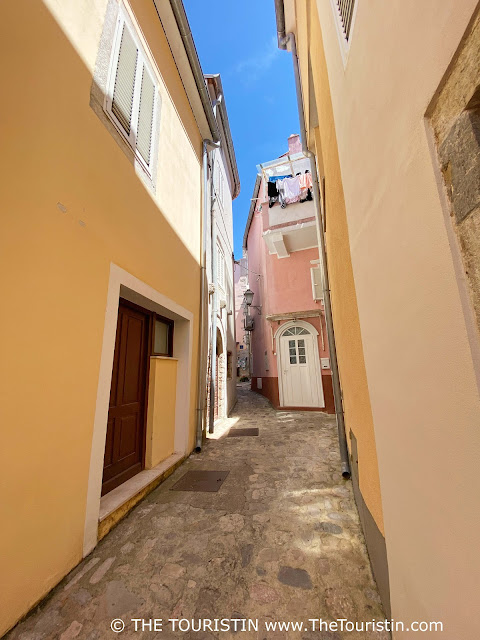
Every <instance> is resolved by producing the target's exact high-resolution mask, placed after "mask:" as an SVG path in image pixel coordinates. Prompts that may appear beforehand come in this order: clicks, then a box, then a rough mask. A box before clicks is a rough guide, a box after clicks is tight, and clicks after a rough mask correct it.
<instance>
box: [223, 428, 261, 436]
mask: <svg viewBox="0 0 480 640" xmlns="http://www.w3.org/2000/svg"><path fill="white" fill-rule="evenodd" d="M239 436H258V427H247V428H245V429H231V430H230V431H229V432H228V437H229V438H237V437H239Z"/></svg>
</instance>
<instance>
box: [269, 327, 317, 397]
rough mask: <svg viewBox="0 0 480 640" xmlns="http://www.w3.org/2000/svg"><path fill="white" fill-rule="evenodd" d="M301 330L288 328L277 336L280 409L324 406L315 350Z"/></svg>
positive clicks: (312, 341)
mask: <svg viewBox="0 0 480 640" xmlns="http://www.w3.org/2000/svg"><path fill="white" fill-rule="evenodd" d="M314 340H316V336H313V335H312V334H311V333H309V332H308V331H307V330H306V329H304V328H303V327H291V328H290V329H287V330H286V331H285V333H284V334H282V336H281V337H280V363H279V364H280V372H279V373H280V374H281V384H282V391H283V394H282V395H283V398H282V405H283V406H284V407H320V408H321V407H324V406H325V402H324V398H323V388H322V378H321V373H320V363H319V359H318V349H316V348H315V347H316V345H315V342H314Z"/></svg>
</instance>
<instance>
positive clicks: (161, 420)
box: [145, 356, 177, 469]
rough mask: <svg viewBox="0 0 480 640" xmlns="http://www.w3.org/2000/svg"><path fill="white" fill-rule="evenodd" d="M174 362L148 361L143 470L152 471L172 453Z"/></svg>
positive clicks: (164, 360)
mask: <svg viewBox="0 0 480 640" xmlns="http://www.w3.org/2000/svg"><path fill="white" fill-rule="evenodd" d="M176 392H177V360H175V359H173V358H161V357H155V356H152V357H151V358H150V372H149V381H148V415H147V440H146V450H145V467H146V468H147V469H152V467H155V466H156V465H157V464H159V463H160V462H162V461H163V460H165V459H166V458H168V456H170V455H172V453H173V452H174V445H175V401H176Z"/></svg>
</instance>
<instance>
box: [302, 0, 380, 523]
mask: <svg viewBox="0 0 480 640" xmlns="http://www.w3.org/2000/svg"><path fill="white" fill-rule="evenodd" d="M295 4H296V24H297V43H298V44H297V47H298V53H299V59H300V67H301V73H302V89H303V93H304V103H305V104H306V105H307V109H306V111H307V115H308V104H309V101H310V92H313V93H314V101H315V103H316V106H317V111H318V121H319V126H318V128H316V129H315V130H313V129H310V127H309V122H308V121H307V129H309V133H310V136H309V146H310V148H311V149H312V150H314V151H315V152H316V154H317V158H318V162H319V165H320V167H319V168H320V173H321V174H322V173H323V175H324V176H325V192H326V197H325V200H326V218H327V230H326V244H327V256H328V270H329V276H330V285H331V291H332V293H331V296H332V314H333V320H334V326H335V339H336V345H337V356H338V363H339V369H340V377H341V384H342V392H343V402H344V411H345V423H346V429H347V441H348V444H349V445H350V439H349V437H348V433H349V430H350V429H352V431H353V433H354V434H355V437H356V438H357V446H358V458H359V484H360V490H361V492H362V495H363V498H364V500H365V502H366V504H367V506H368V508H369V511H370V513H371V514H372V516H373V518H374V519H375V522H376V523H377V526H378V528H379V529H380V531H381V532H382V533H384V527H383V513H382V498H381V491H380V480H379V473H378V461H377V452H376V446H375V434H374V429H373V418H372V410H371V405H370V397H369V391H368V384H367V377H366V372H365V361H364V356H363V345H362V336H361V333H360V323H359V317H358V308H357V297H356V292H355V282H354V278H353V270H352V261H351V256H350V239H349V232H348V225H347V217H346V211H345V200H344V195H343V187H342V176H341V172H340V164H339V159H338V149H337V140H336V133H335V123H334V119H333V112H332V103H331V97H330V92H329V83H328V74H327V68H326V63H325V56H324V53H323V41H322V32H321V29H320V24H319V21H318V14H317V10H316V6H315V3H313V2H307V1H306V0H297V2H296V3H295ZM309 56H310V60H311V65H312V76H313V84H314V86H310V85H309V82H308V77H309V73H308V59H309ZM307 120H308V119H307Z"/></svg>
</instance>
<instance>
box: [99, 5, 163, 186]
mask: <svg viewBox="0 0 480 640" xmlns="http://www.w3.org/2000/svg"><path fill="white" fill-rule="evenodd" d="M124 26H125V27H126V28H127V29H128V31H129V32H130V35H131V36H132V38H133V40H134V42H135V44H136V45H137V48H138V58H137V69H136V77H135V85H134V100H133V108H132V122H131V125H130V135H127V133H126V131H125V130H124V129H123V126H122V125H121V123H120V122H119V121H118V119H117V117H116V116H115V114H114V113H113V111H112V102H113V90H114V87H115V77H116V73H117V65H118V55H119V52H120V43H121V39H122V31H123V27H124ZM139 32H140V29H139V27H138V26H137V25H136V23H135V22H134V20H133V18H132V16H131V14H130V12H129V11H128V10H127V9H126V7H125V5H124V4H123V3H121V4H120V5H119V12H118V17H117V25H116V27H115V37H114V46H113V51H112V55H111V58H110V63H109V68H108V75H107V84H106V91H105V100H104V105H103V108H104V111H105V113H106V114H107V116H108V117H109V119H110V120H111V121H112V123H113V125H114V126H115V128H116V129H117V131H118V133H119V134H120V135H121V136H122V137H123V139H124V140H125V141H126V142H127V143H128V145H129V146H130V147H131V149H132V151H133V153H134V154H135V162H136V163H138V165H139V166H141V168H142V169H143V170H144V171H145V173H146V174H147V175H148V177H149V178H150V180H151V181H152V182H154V171H153V168H154V167H155V165H156V163H155V157H156V155H157V153H158V144H157V140H158V136H157V129H158V127H159V122H158V121H159V109H160V96H159V92H158V85H159V77H158V74H157V73H155V72H154V70H153V66H152V64H151V62H150V60H149V57H148V55H147V50H148V49H147V47H145V46H144V44H143V43H142V41H141V38H140V35H139ZM143 66H145V67H146V68H147V72H148V73H149V74H150V76H151V78H152V80H153V82H154V104H153V119H152V138H151V148H150V164H147V163H146V162H145V160H144V159H143V158H142V156H141V154H140V152H139V151H138V150H137V145H136V138H137V126H138V118H139V105H140V91H141V80H142V78H141V76H142V69H143Z"/></svg>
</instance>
